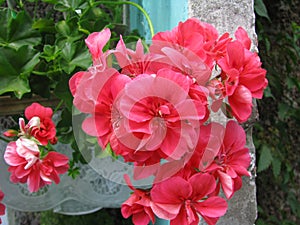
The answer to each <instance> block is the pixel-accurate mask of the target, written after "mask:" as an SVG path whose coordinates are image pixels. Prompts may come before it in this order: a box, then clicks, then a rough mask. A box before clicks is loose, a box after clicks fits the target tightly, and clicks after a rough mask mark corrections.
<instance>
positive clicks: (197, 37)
mask: <svg viewBox="0 0 300 225" xmlns="http://www.w3.org/2000/svg"><path fill="white" fill-rule="evenodd" d="M218 38H219V35H218V32H217V30H216V29H215V28H214V27H213V26H212V25H210V24H207V23H204V22H201V21H199V20H197V19H196V18H190V19H188V20H186V21H185V22H180V23H179V24H178V26H177V27H175V28H174V29H173V30H172V31H165V32H159V33H157V34H156V35H154V37H153V38H152V41H153V44H152V45H151V46H150V52H154V53H158V54H162V52H163V49H164V47H171V48H174V49H176V50H179V51H180V52H181V53H182V54H183V55H184V56H186V57H187V58H189V59H191V58H192V57H193V56H192V57H190V54H191V53H193V54H196V55H197V56H198V57H199V58H200V59H201V60H202V61H203V62H205V63H206V65H207V66H208V67H209V68H210V69H212V67H213V66H214V61H215V60H217V59H218V58H220V57H221V56H223V55H224V54H225V52H226V44H227V43H228V42H229V41H230V40H231V39H230V38H229V34H224V35H222V36H221V37H220V39H218Z"/></svg>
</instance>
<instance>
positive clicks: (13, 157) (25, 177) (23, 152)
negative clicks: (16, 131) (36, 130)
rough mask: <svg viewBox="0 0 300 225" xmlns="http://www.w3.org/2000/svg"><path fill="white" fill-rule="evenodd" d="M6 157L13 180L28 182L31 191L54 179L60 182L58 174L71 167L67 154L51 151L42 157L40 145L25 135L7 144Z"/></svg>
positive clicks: (14, 181) (15, 181)
mask: <svg viewBox="0 0 300 225" xmlns="http://www.w3.org/2000/svg"><path fill="white" fill-rule="evenodd" d="M4 159H5V162H6V163H7V164H8V165H9V168H8V171H9V172H11V176H10V180H11V182H13V183H19V182H20V183H26V182H27V185H28V189H29V191H30V192H36V191H38V190H39V189H40V188H41V187H43V186H45V185H46V184H51V183H52V181H54V182H55V183H59V181H60V180H59V177H58V174H62V173H65V172H66V171H67V170H68V168H69V166H68V161H69V160H68V158H67V157H66V156H65V155H63V154H61V153H58V152H49V153H48V154H47V155H46V156H45V157H44V158H40V151H39V148H38V145H37V144H36V143H35V142H34V141H33V140H30V139H26V138H23V137H21V138H19V139H18V140H17V141H15V142H10V143H9V144H8V145H7V147H6V150H5V153H4Z"/></svg>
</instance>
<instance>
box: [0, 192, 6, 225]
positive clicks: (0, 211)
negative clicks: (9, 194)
mask: <svg viewBox="0 0 300 225" xmlns="http://www.w3.org/2000/svg"><path fill="white" fill-rule="evenodd" d="M3 198H4V193H3V191H1V190H0V216H3V215H4V214H5V205H4V204H3V203H1V202H2V200H3ZM1 223H2V221H1V218H0V224H1Z"/></svg>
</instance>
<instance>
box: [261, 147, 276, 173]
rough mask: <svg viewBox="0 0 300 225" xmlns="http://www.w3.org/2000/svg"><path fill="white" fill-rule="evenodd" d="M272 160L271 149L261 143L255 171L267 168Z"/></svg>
mask: <svg viewBox="0 0 300 225" xmlns="http://www.w3.org/2000/svg"><path fill="white" fill-rule="evenodd" d="M272 160H273V157H272V154H271V150H270V148H269V147H268V146H267V145H263V146H262V149H261V153H260V157H259V161H258V168H257V172H261V171H263V170H266V169H268V167H269V166H270V165H271V163H272Z"/></svg>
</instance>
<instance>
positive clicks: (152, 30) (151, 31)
mask: <svg viewBox="0 0 300 225" xmlns="http://www.w3.org/2000/svg"><path fill="white" fill-rule="evenodd" d="M99 4H115V5H132V6H134V7H136V8H137V9H138V10H140V11H141V12H142V13H143V14H144V16H145V18H146V20H147V22H148V25H149V29H150V33H151V37H153V36H154V28H153V24H152V21H151V19H150V17H149V15H148V13H147V12H146V10H145V9H144V8H143V7H142V6H140V5H139V4H137V3H135V2H130V1H121V2H113V1H97V2H94V3H93V6H95V5H99Z"/></svg>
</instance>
